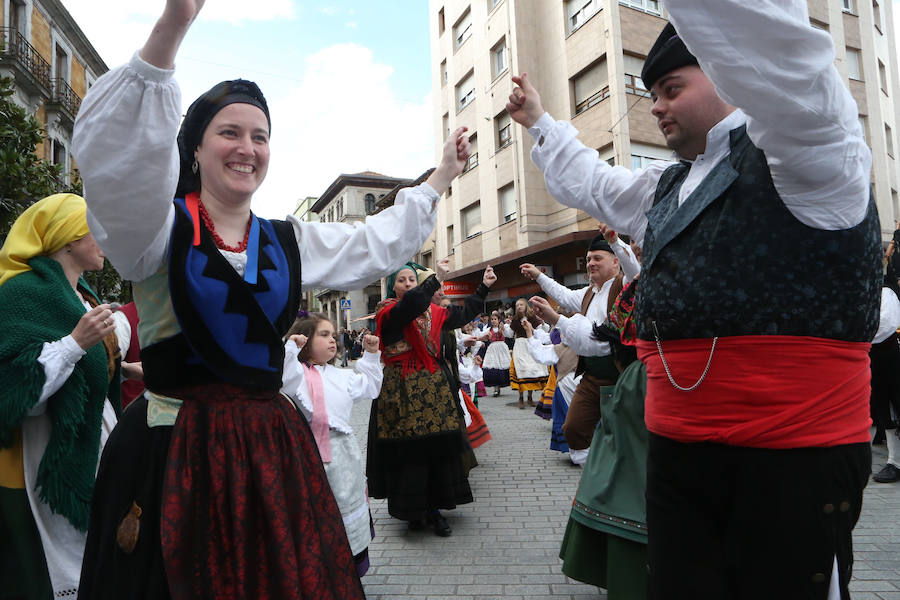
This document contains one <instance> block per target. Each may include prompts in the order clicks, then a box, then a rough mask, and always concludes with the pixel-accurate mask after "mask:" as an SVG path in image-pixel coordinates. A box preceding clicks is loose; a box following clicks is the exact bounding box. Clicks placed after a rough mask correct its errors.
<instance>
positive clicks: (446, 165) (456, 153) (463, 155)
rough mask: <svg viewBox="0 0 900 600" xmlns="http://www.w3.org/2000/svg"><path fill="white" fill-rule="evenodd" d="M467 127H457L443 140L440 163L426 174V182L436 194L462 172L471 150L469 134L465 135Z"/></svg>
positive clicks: (444, 190) (444, 189)
mask: <svg viewBox="0 0 900 600" xmlns="http://www.w3.org/2000/svg"><path fill="white" fill-rule="evenodd" d="M466 131H468V128H467V127H459V128H457V129H456V130H455V131H454V132H453V133H451V134H450V135H449V136H447V141H446V142H444V151H443V153H442V154H441V164H439V165H438V166H437V168H436V169H435V170H434V171H432V173H431V175H429V176H428V179H427V180H426V183H427V184H428V185H430V186H431V187H432V188H434V191H436V192H437V193H438V194H443V193H444V192H446V191H447V188H449V187H450V182H452V181H453V179H454V178H455V177H456V176H457V175H459V174H460V173H462V170H463V168H464V167H465V166H466V161H467V160H469V154H471V152H472V146H471V144H469V136H467V135H466Z"/></svg>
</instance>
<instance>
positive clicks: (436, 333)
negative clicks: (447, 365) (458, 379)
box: [375, 298, 450, 375]
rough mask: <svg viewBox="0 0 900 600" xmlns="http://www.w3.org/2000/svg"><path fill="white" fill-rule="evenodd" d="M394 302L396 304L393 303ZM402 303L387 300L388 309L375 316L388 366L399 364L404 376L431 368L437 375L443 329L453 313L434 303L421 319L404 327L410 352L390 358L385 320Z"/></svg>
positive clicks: (385, 307)
mask: <svg viewBox="0 0 900 600" xmlns="http://www.w3.org/2000/svg"><path fill="white" fill-rule="evenodd" d="M391 300H393V302H391ZM397 302H398V300H396V299H395V298H391V299H389V300H386V301H385V306H384V307H383V308H382V309H381V310H379V311H378V314H376V315H375V324H376V335H378V337H380V338H381V340H382V341H381V350H382V353H383V356H384V362H385V364H398V365H400V367H401V373H402V374H403V375H408V374H410V373H412V372H413V371H418V370H420V369H428V371H429V372H430V373H434V372H436V371H437V370H438V368H440V367H439V366H438V363H437V360H436V359H437V358H438V356H439V355H440V350H441V328H442V327H443V325H444V322H446V320H447V317H448V316H449V314H450V311H448V310H447V309H446V308H442V307H440V306H438V305H437V304H431V305H430V306H429V307H428V310H426V311H425V312H424V313H422V315H421V316H419V317H417V318H415V319H413V321H412V322H411V323H409V324H407V325H406V327H404V328H403V339H404V340H405V341H406V342H407V343H408V344H409V345H410V346H412V349H411V350H409V351H408V352H403V353H401V354H396V355H393V356H389V353H385V352H384V350H385V347H384V334H383V330H384V320H385V318H386V317H387V315H388V314H389V313H390V312H391V310H393V308H394V307H395V306H397Z"/></svg>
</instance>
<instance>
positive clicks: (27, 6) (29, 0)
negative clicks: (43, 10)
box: [3, 0, 34, 44]
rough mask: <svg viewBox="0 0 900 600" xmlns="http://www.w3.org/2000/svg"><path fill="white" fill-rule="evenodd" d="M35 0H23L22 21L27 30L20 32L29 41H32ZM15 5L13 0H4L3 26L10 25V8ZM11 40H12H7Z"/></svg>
mask: <svg viewBox="0 0 900 600" xmlns="http://www.w3.org/2000/svg"><path fill="white" fill-rule="evenodd" d="M32 4H33V0H22V3H21V5H22V23H23V24H24V29H25V31H22V32H20V33H21V34H22V37H24V38H25V39H26V40H28V43H29V44H30V43H31V14H32V12H33V10H34V8H33V6H32ZM12 5H13V1H12V0H3V26H4V27H9V26H10V18H9V16H10V15H11V14H12V11H11V10H10V8H11V7H12ZM6 41H8V42H11V41H12V40H6Z"/></svg>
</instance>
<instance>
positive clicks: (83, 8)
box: [63, 0, 295, 66]
mask: <svg viewBox="0 0 900 600" xmlns="http://www.w3.org/2000/svg"><path fill="white" fill-rule="evenodd" d="M63 4H64V5H65V7H66V10H68V11H69V12H70V13H71V14H72V16H73V17H74V19H75V21H76V22H77V23H78V26H79V27H81V29H82V30H83V31H84V33H85V35H87V38H88V39H89V40H91V43H92V44H93V45H94V48H96V49H97V51H98V52H99V53H100V56H102V57H103V59H104V60H105V61H106V62H107V64H108V65H110V66H115V65H118V64H121V63H123V62H126V61H127V60H128V59H129V58H130V57H131V55H132V53H134V51H135V50H136V49H137V48H138V47H140V45H141V44H142V43H143V41H144V40H145V39H146V38H147V35H148V34H149V33H150V30H151V27H152V26H153V23H155V22H156V19H157V18H159V16H160V15H161V14H162V11H163V9H164V8H165V5H166V3H165V0H145V1H142V2H98V1H97V0H63ZM294 16H295V10H294V3H293V0H255V1H254V2H246V1H244V0H215V1H210V2H207V3H206V4H205V5H204V7H203V10H202V11H201V12H200V16H199V20H200V21H218V22H227V23H229V24H232V25H236V24H240V23H243V22H247V21H271V20H275V19H291V18H294Z"/></svg>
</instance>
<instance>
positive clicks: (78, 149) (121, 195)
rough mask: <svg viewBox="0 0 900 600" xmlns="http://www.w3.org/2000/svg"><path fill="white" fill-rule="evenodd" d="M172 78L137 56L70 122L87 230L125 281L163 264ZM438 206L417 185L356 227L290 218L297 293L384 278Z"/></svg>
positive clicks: (174, 103)
mask: <svg viewBox="0 0 900 600" xmlns="http://www.w3.org/2000/svg"><path fill="white" fill-rule="evenodd" d="M173 74H174V71H172V70H164V69H159V68H157V67H154V66H153V65H150V64H149V63H147V62H144V61H143V60H141V58H140V57H139V56H138V55H137V53H136V54H135V55H134V57H133V58H132V59H131V61H130V62H129V63H128V64H126V65H123V66H121V67H118V68H116V69H113V70H111V71H109V72H108V73H106V74H105V75H103V76H102V77H100V78H99V79H98V80H97V82H96V83H95V84H94V86H93V87H92V88H91V91H90V92H89V93H88V94H87V96H86V97H85V99H84V102H82V105H81V109H80V111H79V113H78V118H77V119H76V121H75V131H74V136H73V155H74V156H75V157H76V159H77V160H78V167H79V169H80V172H81V177H82V179H83V181H84V190H85V199H86V200H87V203H88V223H89V225H90V227H91V231H92V233H93V234H94V237H95V238H97V242H98V243H99V244H100V247H101V248H103V250H104V252H105V253H106V256H107V257H108V258H109V259H110V261H111V262H112V263H113V265H114V266H115V267H116V270H118V271H119V274H120V275H122V277H123V278H125V279H128V280H131V281H141V280H143V279H145V278H147V277H149V276H150V275H153V274H154V273H156V272H157V271H158V270H159V269H160V268H161V267H162V266H163V264H164V263H165V260H166V256H167V252H168V246H169V236H170V234H171V229H172V222H173V220H174V218H175V209H174V205H173V203H172V198H173V197H174V194H175V188H176V185H177V183H178V174H179V159H178V148H177V145H176V136H177V134H178V128H179V125H180V121H181V92H180V90H179V88H178V84H177V83H176V82H175V80H174V79H173ZM276 131H277V128H276ZM438 199H439V196H438V194H437V192H435V191H434V190H433V189H432V188H431V186H429V185H428V184H427V183H423V184H422V185H419V186H417V187H415V188H406V189H403V190H401V191H400V193H399V194H398V195H397V200H396V202H395V204H394V206H393V207H391V208H388V209H387V210H384V211H382V212H380V213H378V214H377V215H372V216H370V217H368V218H367V220H366V223H365V224H360V223H357V224H355V225H349V224H347V223H306V222H303V221H299V220H297V219H296V218H295V217H293V216H292V215H289V216H288V217H287V219H288V221H290V223H291V225H292V226H293V228H294V233H295V236H296V239H297V245H298V247H299V249H300V260H301V265H302V268H301V277H302V281H301V284H302V287H303V289H311V288H315V287H329V288H334V289H343V290H352V289H359V288H361V287H363V286H365V285H367V284H369V283H371V282H372V281H375V280H377V279H379V278H380V277H383V276H385V275H387V274H389V273H390V272H391V271H393V270H394V269H396V268H397V267H398V266H400V265H402V264H403V263H404V262H405V261H406V260H408V259H409V257H410V256H412V255H414V254H415V253H416V252H417V251H418V250H419V248H420V247H421V246H422V244H423V243H424V242H425V239H426V238H427V237H428V235H429V233H431V231H432V229H434V222H435V218H436V216H437V211H436V206H437V202H438ZM398 232H402V233H398ZM229 254H232V253H229ZM238 257H240V258H243V260H244V261H246V255H244V254H240V255H238ZM230 262H233V261H230ZM238 262H240V261H238Z"/></svg>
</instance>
